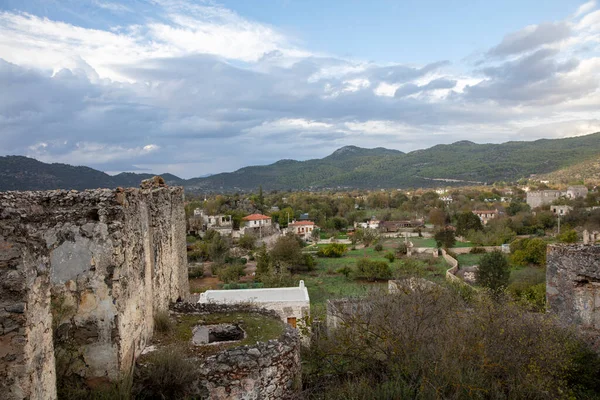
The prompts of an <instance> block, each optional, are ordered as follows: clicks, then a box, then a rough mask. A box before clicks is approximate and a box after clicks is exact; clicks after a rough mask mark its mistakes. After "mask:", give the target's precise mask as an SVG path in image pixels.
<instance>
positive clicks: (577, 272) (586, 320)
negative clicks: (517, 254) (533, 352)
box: [546, 244, 600, 351]
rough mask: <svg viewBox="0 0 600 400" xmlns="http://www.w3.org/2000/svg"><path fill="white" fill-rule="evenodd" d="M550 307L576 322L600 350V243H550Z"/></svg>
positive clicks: (563, 317)
mask: <svg viewBox="0 0 600 400" xmlns="http://www.w3.org/2000/svg"><path fill="white" fill-rule="evenodd" d="M546 300H547V308H548V310H549V311H550V312H552V313H554V314H556V315H557V316H558V318H559V319H560V321H561V322H563V323H565V324H569V325H575V326H577V328H578V329H579V331H580V332H581V333H582V334H583V335H584V337H585V338H587V340H588V341H589V343H590V344H591V345H592V346H593V347H594V348H595V349H596V350H597V351H600V246H599V245H581V244H576V245H551V246H548V253H547V256H546Z"/></svg>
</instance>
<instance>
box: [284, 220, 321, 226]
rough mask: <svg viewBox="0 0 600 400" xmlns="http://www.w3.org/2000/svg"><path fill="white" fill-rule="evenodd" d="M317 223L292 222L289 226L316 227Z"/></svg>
mask: <svg viewBox="0 0 600 400" xmlns="http://www.w3.org/2000/svg"><path fill="white" fill-rule="evenodd" d="M314 224H315V223H314V222H312V221H296V222H290V224H289V225H288V226H299V225H314Z"/></svg>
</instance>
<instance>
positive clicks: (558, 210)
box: [550, 206, 573, 215]
mask: <svg viewBox="0 0 600 400" xmlns="http://www.w3.org/2000/svg"><path fill="white" fill-rule="evenodd" d="M572 209H573V207H571V206H550V210H552V212H553V213H554V214H556V215H567V214H568V213H569V212H570V211H571V210H572Z"/></svg>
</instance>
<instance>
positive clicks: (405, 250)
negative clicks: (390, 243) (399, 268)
mask: <svg viewBox="0 0 600 400" xmlns="http://www.w3.org/2000/svg"><path fill="white" fill-rule="evenodd" d="M398 253H399V254H402V255H405V254H406V253H408V246H407V245H406V243H404V242H400V243H399V244H398Z"/></svg>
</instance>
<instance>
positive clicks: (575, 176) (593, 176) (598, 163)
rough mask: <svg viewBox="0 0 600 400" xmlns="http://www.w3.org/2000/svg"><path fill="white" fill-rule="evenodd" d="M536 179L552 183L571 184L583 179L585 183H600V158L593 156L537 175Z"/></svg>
mask: <svg viewBox="0 0 600 400" xmlns="http://www.w3.org/2000/svg"><path fill="white" fill-rule="evenodd" d="M537 179H539V180H547V181H550V182H552V183H562V184H572V183H578V182H581V181H584V182H585V183H595V184H598V183H600V159H599V158H598V157H594V158H592V159H590V160H586V161H583V162H581V163H578V164H575V165H571V166H569V167H566V168H563V169H559V170H558V171H554V172H550V173H549V174H543V175H538V176H537Z"/></svg>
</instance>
